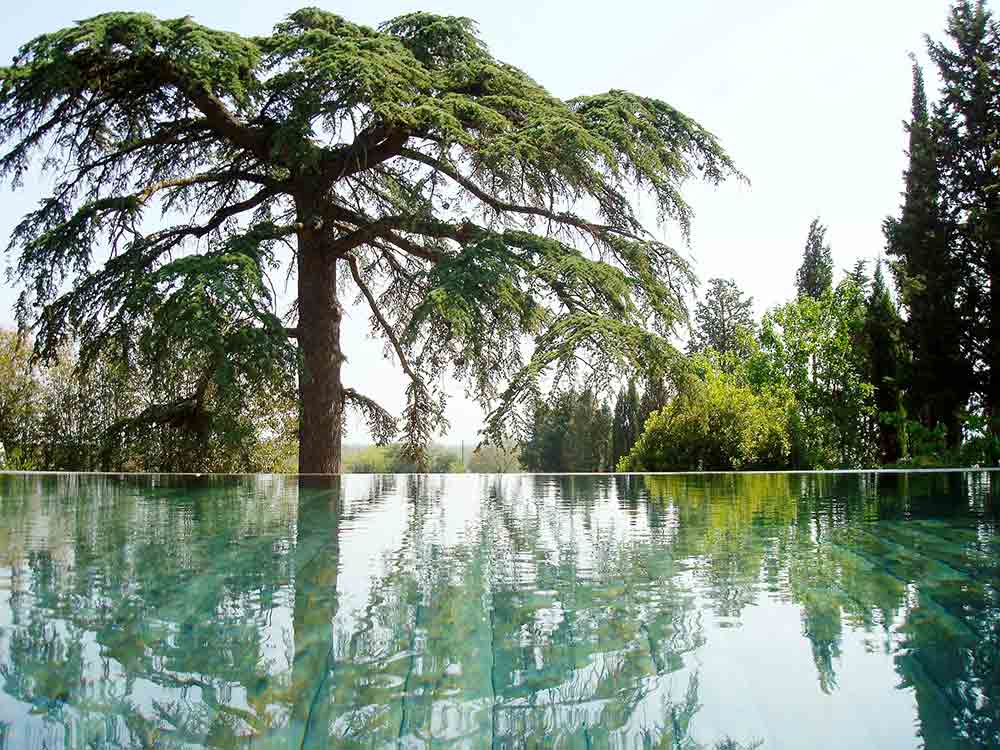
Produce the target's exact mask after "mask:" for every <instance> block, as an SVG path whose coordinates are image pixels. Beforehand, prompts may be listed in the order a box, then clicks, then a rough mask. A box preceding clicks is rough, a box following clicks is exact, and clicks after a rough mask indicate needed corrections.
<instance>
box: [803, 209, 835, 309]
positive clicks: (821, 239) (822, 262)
mask: <svg viewBox="0 0 1000 750" xmlns="http://www.w3.org/2000/svg"><path fill="white" fill-rule="evenodd" d="M795 288H796V289H798V292H799V295H800V296H807V297H812V298H813V299H819V298H820V297H822V296H823V295H824V294H826V293H827V292H829V291H830V289H832V288H833V254H832V251H831V250H830V245H829V244H828V243H827V242H826V227H825V226H823V225H822V224H820V223H819V219H818V218H816V219H813V221H812V224H810V225H809V235H808V236H807V237H806V247H805V250H804V251H803V253H802V265H801V266H799V270H798V271H797V272H796V273H795Z"/></svg>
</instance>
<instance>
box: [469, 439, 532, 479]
mask: <svg viewBox="0 0 1000 750" xmlns="http://www.w3.org/2000/svg"><path fill="white" fill-rule="evenodd" d="M520 455H521V450H520V448H519V447H517V446H514V445H481V446H479V447H478V448H476V450H475V451H473V452H472V455H471V456H469V466H468V470H469V472H471V473H473V474H511V473H517V472H520V471H521V462H520Z"/></svg>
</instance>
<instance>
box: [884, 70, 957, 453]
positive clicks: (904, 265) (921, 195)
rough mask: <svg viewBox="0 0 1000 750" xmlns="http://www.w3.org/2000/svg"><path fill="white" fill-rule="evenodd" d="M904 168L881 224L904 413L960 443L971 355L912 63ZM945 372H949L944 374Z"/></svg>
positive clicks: (937, 150)
mask: <svg viewBox="0 0 1000 750" xmlns="http://www.w3.org/2000/svg"><path fill="white" fill-rule="evenodd" d="M907 130H908V131H909V138H910V142H909V158H910V161H909V167H908V168H907V170H906V173H905V182H906V189H905V192H904V199H903V207H902V212H901V214H900V216H899V217H898V218H895V217H893V218H889V219H887V220H886V221H885V223H884V231H885V235H886V249H887V252H888V254H889V255H890V256H891V257H893V258H894V259H895V260H894V262H893V266H892V267H893V272H894V274H895V276H896V284H897V287H898V289H899V293H900V301H901V303H902V306H903V308H904V309H905V311H906V314H907V316H906V323H905V328H904V331H905V336H906V340H907V343H908V345H909V348H910V350H911V352H912V363H911V367H910V369H909V373H908V376H907V378H906V380H907V385H908V399H907V401H908V411H909V412H910V413H911V414H913V415H914V416H915V417H917V418H919V420H920V422H921V423H922V424H923V425H924V426H925V427H926V428H927V429H929V430H932V431H933V430H936V429H937V428H938V426H941V428H942V429H945V430H946V431H947V436H948V442H949V444H951V445H952V446H955V445H957V444H958V443H959V442H960V441H961V437H962V436H961V430H960V425H959V414H960V412H961V410H962V409H963V408H964V407H965V405H966V404H967V403H968V400H969V396H970V394H971V391H972V388H973V382H972V380H973V379H972V361H973V360H972V358H971V357H968V356H966V353H965V352H964V351H963V345H962V344H963V340H966V339H967V337H966V334H965V331H966V329H967V326H966V324H965V323H964V322H963V318H964V317H965V316H964V314H963V309H962V307H963V306H962V298H963V295H962V294H961V289H962V285H963V280H962V279H963V267H962V261H961V259H960V258H959V256H958V253H957V247H956V243H955V241H954V238H955V232H954V230H953V229H952V228H951V223H950V221H949V220H948V218H947V215H946V212H945V210H944V207H943V203H942V201H943V197H942V185H941V175H940V166H939V164H940V162H941V159H942V156H943V154H942V153H941V151H942V149H941V145H940V144H939V135H938V131H937V129H936V128H935V126H934V124H933V123H932V122H931V119H930V116H929V114H928V107H927V94H926V91H925V89H924V77H923V71H922V70H921V68H920V66H919V65H917V63H916V61H914V63H913V112H912V117H911V120H910V123H909V124H908V126H907ZM945 374H947V377H943V376H944V375H945Z"/></svg>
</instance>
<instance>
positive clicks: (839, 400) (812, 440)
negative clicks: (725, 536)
mask: <svg viewBox="0 0 1000 750" xmlns="http://www.w3.org/2000/svg"><path fill="white" fill-rule="evenodd" d="M865 313H866V300H865V297H864V295H863V291H862V289H860V288H859V287H858V285H857V284H856V283H855V282H854V281H853V280H852V279H850V278H849V277H848V278H847V279H845V280H844V281H842V282H841V283H840V284H838V285H837V287H836V289H833V290H828V291H827V292H825V293H824V294H822V295H821V296H820V297H812V296H810V295H800V296H799V297H797V298H796V299H795V300H793V301H792V302H788V303H786V304H784V305H781V306H779V307H777V308H775V309H774V310H771V311H770V312H768V313H767V314H766V315H765V316H764V319H763V321H762V323H761V339H760V341H761V356H760V357H758V358H755V359H754V361H753V362H752V363H751V368H752V375H751V379H752V380H753V382H755V383H758V384H761V385H763V384H779V385H781V386H783V387H786V388H788V390H789V391H790V392H791V393H792V394H793V395H794V397H795V403H796V405H797V408H796V416H795V418H794V420H793V425H792V435H793V446H792V455H791V460H792V465H793V466H795V467H801V468H835V467H857V466H870V465H873V464H874V463H875V460H876V459H875V453H876V444H875V439H874V434H873V425H874V420H875V418H876V416H877V413H876V410H875V404H874V400H873V396H874V389H873V387H872V385H871V383H870V382H869V381H868V372H867V364H866V361H865V356H864V348H863V346H862V343H863V329H864V324H865Z"/></svg>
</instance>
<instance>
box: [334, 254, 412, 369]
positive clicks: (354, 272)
mask: <svg viewBox="0 0 1000 750" xmlns="http://www.w3.org/2000/svg"><path fill="white" fill-rule="evenodd" d="M347 264H348V265H349V266H350V268H351V276H353V277H354V283H355V284H357V285H358V288H359V289H361V293H362V294H363V295H364V296H365V299H367V300H368V306H369V307H370V308H371V310H372V315H374V316H375V319H376V320H377V321H378V323H379V325H380V326H381V327H382V330H383V331H384V332H385V335H386V337H387V338H388V339H389V342H390V343H391V344H392V348H393V349H395V350H396V356H397V357H398V358H399V364H400V365H401V366H402V368H403V371H404V372H405V373H406V374H407V375H409V376H410V380H413V381H414V382H416V383H420V382H422V381H421V379H420V377H419V376H418V375H417V374H416V373H415V372H414V371H413V370H412V369H411V367H410V363H409V361H408V360H407V358H406V354H405V353H404V352H403V347H402V345H401V344H400V343H399V339H398V338H396V333H395V332H394V331H393V330H392V326H390V325H389V322H388V321H387V320H386V319H385V316H383V315H382V311H381V310H380V309H379V306H378V302H377V301H376V299H375V295H374V294H372V291H371V289H369V288H368V285H367V284H365V282H364V280H363V279H362V278H361V272H360V271H359V270H358V261H357V258H355V257H354V256H353V255H349V256H347Z"/></svg>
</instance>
